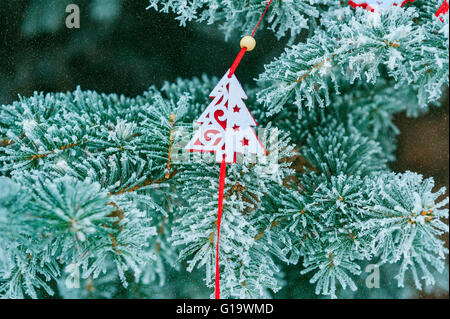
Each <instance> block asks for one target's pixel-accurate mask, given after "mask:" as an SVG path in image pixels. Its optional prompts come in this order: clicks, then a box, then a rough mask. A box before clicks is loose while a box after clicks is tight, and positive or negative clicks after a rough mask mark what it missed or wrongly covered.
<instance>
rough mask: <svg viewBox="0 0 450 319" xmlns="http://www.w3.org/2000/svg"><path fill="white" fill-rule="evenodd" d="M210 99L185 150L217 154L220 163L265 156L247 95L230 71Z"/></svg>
mask: <svg viewBox="0 0 450 319" xmlns="http://www.w3.org/2000/svg"><path fill="white" fill-rule="evenodd" d="M210 97H211V98H212V99H213V100H212V102H211V103H210V104H209V105H208V107H207V108H206V109H205V111H204V112H203V113H202V115H200V117H199V118H198V120H197V122H198V123H199V124H200V127H199V129H198V130H197V131H196V132H195V134H194V136H193V138H192V139H191V141H190V142H189V143H188V144H187V145H186V148H187V149H188V150H189V151H191V152H214V153H216V161H217V162H219V163H222V162H223V161H224V162H225V163H234V162H236V155H237V154H239V153H240V154H245V155H248V154H255V155H260V154H265V153H266V151H265V150H264V147H263V146H262V144H261V142H260V141H259V139H258V137H257V136H256V133H255V131H254V130H253V128H252V126H257V125H258V124H257V123H256V121H255V119H254V118H253V116H252V115H251V114H250V111H249V110H248V108H247V106H246V105H245V103H244V99H247V95H246V94H245V92H244V90H243V89H242V86H241V84H240V83H239V81H238V79H237V78H236V76H235V75H234V74H231V75H230V70H228V71H227V73H226V74H225V75H224V76H223V77H222V79H221V80H220V81H219V83H218V84H217V86H216V87H215V88H214V89H213V90H212V92H211V95H210Z"/></svg>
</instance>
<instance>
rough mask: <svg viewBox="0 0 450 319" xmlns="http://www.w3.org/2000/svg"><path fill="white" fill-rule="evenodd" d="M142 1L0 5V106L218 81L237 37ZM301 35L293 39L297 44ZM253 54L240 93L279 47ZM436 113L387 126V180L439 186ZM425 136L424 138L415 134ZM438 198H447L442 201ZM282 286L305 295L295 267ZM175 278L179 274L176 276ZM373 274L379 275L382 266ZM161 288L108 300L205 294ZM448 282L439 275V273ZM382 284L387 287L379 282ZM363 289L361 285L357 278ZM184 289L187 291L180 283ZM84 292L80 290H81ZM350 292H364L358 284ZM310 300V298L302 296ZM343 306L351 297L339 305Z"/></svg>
mask: <svg viewBox="0 0 450 319" xmlns="http://www.w3.org/2000/svg"><path fill="white" fill-rule="evenodd" d="M70 3H74V4H77V5H78V6H79V8H80V13H81V27H80V28H79V29H68V28H66V26H65V18H66V16H67V15H68V13H66V12H65V9H66V6H67V5H68V4H70ZM147 5H148V1H147V0H45V1H44V0H14V1H1V2H0V41H1V42H0V105H3V104H9V103H11V102H12V101H14V100H17V99H18V95H22V96H29V95H32V93H33V92H34V91H44V92H66V91H72V90H74V89H75V88H76V86H77V85H80V86H81V88H82V89H83V90H88V89H89V90H96V91H99V92H105V93H119V94H124V95H127V96H135V95H137V94H141V93H142V92H143V91H145V90H147V88H148V87H149V86H150V85H156V86H158V87H160V86H161V85H162V83H163V82H164V81H174V80H175V79H176V78H177V77H182V78H190V77H193V76H200V75H201V74H203V73H206V74H208V75H215V76H221V75H222V74H223V72H224V70H226V69H227V68H228V67H229V66H230V63H231V62H232V61H233V59H234V57H235V55H236V54H237V52H238V50H239V45H238V43H239V39H240V37H241V34H237V33H236V34H234V35H232V36H231V37H230V39H229V41H228V42H225V40H224V34H223V33H222V31H220V30H219V29H218V28H217V27H216V26H214V25H210V26H208V25H205V24H197V23H189V24H188V25H187V27H180V26H179V25H178V21H176V20H175V19H174V18H175V17H174V16H173V15H170V14H159V13H157V12H155V11H154V10H146V7H147ZM306 36H307V32H306V33H305V34H302V35H301V36H300V37H306ZM256 40H257V42H258V45H257V50H255V51H254V52H252V53H251V54H248V55H247V56H246V58H245V63H243V64H242V65H241V66H240V67H239V70H238V73H239V74H238V76H239V78H240V80H241V81H242V82H243V83H244V84H245V85H252V84H254V80H253V79H254V78H255V77H256V76H257V75H258V74H259V73H260V72H262V71H263V65H264V64H265V63H268V62H269V61H271V60H272V59H273V58H274V57H275V56H278V55H279V54H280V53H281V52H282V51H283V49H284V48H285V46H286V44H287V39H281V40H279V41H278V40H277V39H276V38H275V37H274V35H273V33H272V32H264V30H262V31H260V32H259V33H258V34H257V35H256ZM442 103H443V107H441V108H432V109H431V110H430V112H429V113H428V114H426V115H423V116H421V117H419V118H406V116H404V115H399V116H398V117H397V119H396V124H397V125H398V127H399V129H400V131H401V135H400V138H399V148H398V151H397V156H398V160H397V161H396V162H395V163H394V164H393V165H394V166H393V167H392V169H393V170H395V171H405V170H412V171H416V172H418V173H422V174H424V175H425V176H426V177H429V176H433V177H434V178H435V180H436V184H437V185H436V186H437V187H441V186H446V187H447V188H448V184H449V148H448V143H449V125H448V124H449V107H448V92H447V93H446V94H445V97H444V98H443V100H442ZM424 132H427V134H424ZM447 195H448V193H447ZM285 268H286V269H285V270H286V278H285V280H286V286H285V288H283V289H282V291H281V293H280V294H279V295H277V297H280V298H290V297H292V296H297V297H299V296H302V297H304V298H308V297H314V296H308V295H305V292H304V291H305V290H304V289H302V287H305V286H307V285H309V284H308V280H309V278H308V276H298V269H296V268H295V266H285ZM182 269H183V268H182ZM381 271H382V272H383V271H389V270H388V267H384V269H381ZM173 272H174V273H173V274H172V275H169V277H168V278H167V283H166V284H165V285H164V287H155V289H154V292H153V294H152V295H151V296H148V295H145V296H144V295H140V293H139V291H137V290H136V291H135V294H134V295H132V296H130V291H131V290H129V291H128V292H125V291H117V292H115V293H113V294H112V295H111V296H109V295H108V296H105V297H120V296H124V295H127V296H128V297H136V298H139V297H146V298H148V297H153V298H167V297H174V298H176V297H178V298H200V297H203V298H207V297H208V296H209V291H208V290H206V289H205V288H204V285H203V284H202V283H201V279H200V276H199V275H198V274H196V273H195V272H194V273H193V274H188V273H186V274H184V275H183V277H185V280H183V281H184V284H183V285H179V283H180V274H177V273H176V271H175V270H174V271H173ZM444 273H446V274H447V276H448V271H447V272H444ZM383 278H386V279H387V278H390V277H389V276H383V274H381V281H382V282H381V285H382V287H383V286H385V287H389V286H391V285H389V284H386V285H383ZM361 280H362V281H363V280H365V278H361ZM438 282H444V283H447V287H444V286H443V287H435V289H434V290H433V291H424V292H421V293H420V295H417V292H416V291H415V290H411V291H409V290H408V289H405V297H422V298H432V297H438V298H442V297H444V298H448V278H446V280H443V281H438ZM187 283H189V284H187ZM87 284H88V283H87ZM359 287H361V288H362V289H363V290H364V289H366V288H363V287H365V285H364V283H363V282H361V283H360V285H359ZM307 290H308V291H312V290H311V289H307ZM366 290H367V291H360V292H359V294H358V297H360V298H361V297H363V296H366V297H369V298H370V297H371V298H377V297H382V296H384V297H388V296H389V295H390V294H389V291H386V290H385V289H382V288H380V289H371V290H369V289H366ZM343 297H347V298H352V295H348V296H345V295H344V296H343Z"/></svg>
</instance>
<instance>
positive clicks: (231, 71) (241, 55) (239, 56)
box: [228, 0, 272, 78]
mask: <svg viewBox="0 0 450 319" xmlns="http://www.w3.org/2000/svg"><path fill="white" fill-rule="evenodd" d="M271 3H272V0H269V2H268V3H267V6H266V9H265V10H264V12H263V14H262V15H261V18H259V21H258V23H257V24H256V27H255V29H254V30H253V32H252V37H253V36H254V35H255V33H256V30H257V29H258V27H259V24H260V23H261V21H262V19H263V18H264V15H265V14H266V12H267V9H269V6H270V4H271ZM246 51H247V48H246V47H243V48H242V49H241V51H239V53H238V55H237V57H236V59H235V60H234V62H233V64H232V65H231V68H230V73H229V74H228V77H229V78H231V76H232V75H233V74H234V72H235V71H236V68H237V67H238V65H239V63H240V62H241V60H242V58H243V57H244V54H245V52H246Z"/></svg>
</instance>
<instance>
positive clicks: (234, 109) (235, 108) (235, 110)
mask: <svg viewBox="0 0 450 319" xmlns="http://www.w3.org/2000/svg"><path fill="white" fill-rule="evenodd" d="M240 110H241V109H240V108H238V107H237V105H236V106H235V107H233V112H235V113H237V112H239V111H240Z"/></svg>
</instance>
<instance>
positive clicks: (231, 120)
mask: <svg viewBox="0 0 450 319" xmlns="http://www.w3.org/2000/svg"><path fill="white" fill-rule="evenodd" d="M271 2H272V0H270V1H269V2H268V4H267V6H266V9H265V10H264V12H263V14H262V16H261V18H260V19H259V22H258V23H257V25H256V27H255V29H254V30H253V33H252V35H251V36H246V37H244V38H242V40H241V43H240V44H241V50H240V51H239V54H238V55H237V57H236V59H235V60H234V62H233V64H232V65H231V68H230V69H229V70H228V71H227V72H226V73H225V75H224V76H223V77H222V79H221V80H220V81H219V83H218V84H217V85H216V87H215V88H214V89H213V90H212V91H211V94H210V97H211V98H212V101H211V103H210V104H209V105H208V107H207V108H206V109H205V111H204V112H203V113H202V114H201V115H200V117H199V118H198V120H197V122H198V123H199V124H200V127H199V128H198V130H197V131H196V132H195V133H194V135H193V137H192V139H191V140H190V142H189V143H188V144H187V145H186V146H185V148H186V149H188V150H189V151H191V152H213V153H215V154H216V161H217V162H219V163H220V176H219V200H218V205H217V206H218V209H217V242H216V276H215V298H216V299H220V267H219V238H220V222H221V219H222V207H223V193H224V188H225V175H226V164H230V163H235V162H236V156H237V154H244V155H250V154H254V155H264V154H266V150H265V149H264V147H263V145H262V144H261V142H260V141H259V139H258V137H257V136H256V133H255V131H254V130H253V128H252V127H254V126H257V125H258V124H257V123H256V121H255V119H254V118H253V116H252V115H251V114H250V111H249V110H248V108H247V106H246V105H245V103H244V100H245V99H247V95H246V94H245V92H244V90H243V88H242V86H241V84H240V83H239V81H238V79H237V78H236V76H235V75H234V71H235V70H236V68H237V66H238V65H239V63H240V61H241V60H242V58H243V56H244V54H245V52H247V51H251V50H253V49H254V48H255V45H256V41H255V39H254V38H253V35H254V34H255V32H256V29H257V28H258V26H259V23H260V22H261V20H262V18H263V17H264V14H265V13H266V12H267V9H268V8H269V6H270V3H271Z"/></svg>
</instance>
